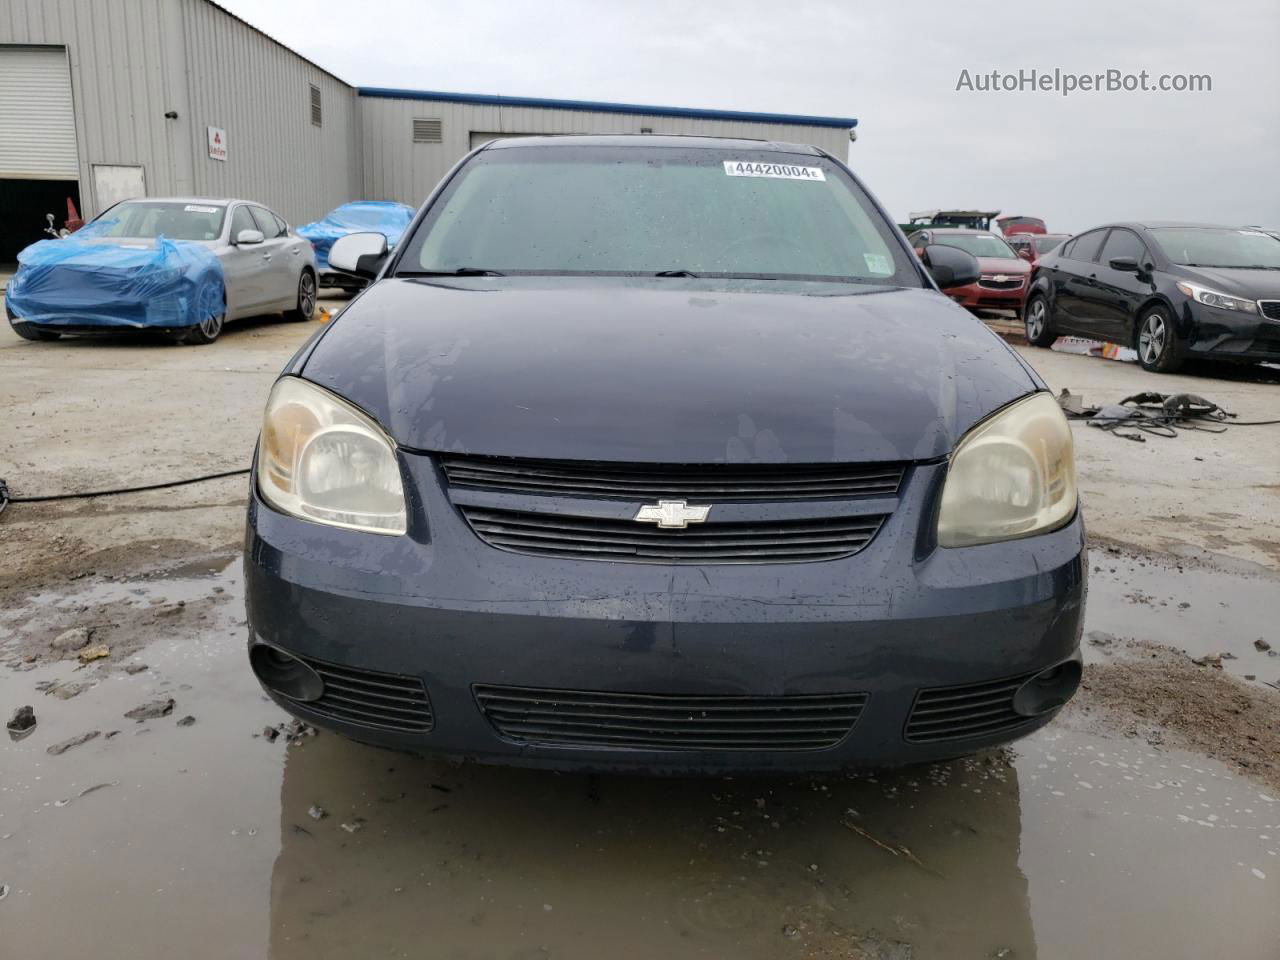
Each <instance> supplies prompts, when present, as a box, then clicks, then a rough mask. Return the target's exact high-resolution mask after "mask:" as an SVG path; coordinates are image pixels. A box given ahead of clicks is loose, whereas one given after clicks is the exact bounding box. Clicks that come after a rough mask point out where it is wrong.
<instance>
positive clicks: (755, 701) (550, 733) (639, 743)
mask: <svg viewBox="0 0 1280 960" xmlns="http://www.w3.org/2000/svg"><path fill="white" fill-rule="evenodd" d="M474 690H475V696H476V702H477V703H478V704H479V706H480V710H481V712H483V713H484V715H485V717H486V719H488V721H489V722H490V723H491V724H493V727H494V729H496V730H497V731H498V733H499V734H501V735H502V736H503V737H506V738H507V739H509V740H514V741H517V742H520V743H540V744H548V745H554V746H572V747H612V748H630V749H634V750H703V749H711V750H823V749H826V748H828V747H834V746H835V745H836V744H837V743H839V742H840V741H841V740H843V739H844V738H845V737H846V736H847V735H848V733H849V731H850V730H852V729H853V725H854V724H855V723H857V721H858V717H859V715H860V714H861V713H862V708H863V706H865V705H866V702H867V695H866V694H865V693H833V694H816V695H801V696H778V697H741V696H738V697H735V696H728V697H725V696H709V697H704V696H682V695H675V694H650V693H608V692H604V691H596V690H545V689H534V688H530V687H505V686H489V685H483V684H477V685H476V686H475V688H474Z"/></svg>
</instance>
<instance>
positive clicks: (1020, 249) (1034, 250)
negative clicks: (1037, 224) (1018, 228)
mask: <svg viewBox="0 0 1280 960" xmlns="http://www.w3.org/2000/svg"><path fill="white" fill-rule="evenodd" d="M1070 239H1071V234H1069V233H1015V234H1014V235H1013V236H1012V237H1005V242H1006V243H1008V244H1009V246H1011V247H1013V252H1014V253H1016V254H1017V255H1018V256H1020V257H1021V258H1022V259H1023V260H1025V261H1027V263H1029V264H1031V269H1032V270H1034V269H1035V268H1036V264H1037V263H1039V262H1040V258H1041V257H1043V256H1044V255H1045V254H1046V253H1048V252H1049V251H1050V250H1056V249H1057V248H1058V247H1059V246H1061V245H1062V244H1064V243H1066V242H1067V241H1068V240H1070Z"/></svg>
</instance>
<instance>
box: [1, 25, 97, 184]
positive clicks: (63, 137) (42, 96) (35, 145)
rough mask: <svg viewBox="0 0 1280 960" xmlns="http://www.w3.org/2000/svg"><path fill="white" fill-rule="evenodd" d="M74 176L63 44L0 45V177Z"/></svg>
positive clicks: (73, 125) (76, 170)
mask: <svg viewBox="0 0 1280 960" xmlns="http://www.w3.org/2000/svg"><path fill="white" fill-rule="evenodd" d="M79 177H80V167H79V165H78V163H77V162H76V122H75V113H74V112H73V110H72V107H71V76H70V74H69V72H68V70H67V52H66V50H65V48H63V47H16V46H4V45H0V178H4V179H10V180H76V179H79Z"/></svg>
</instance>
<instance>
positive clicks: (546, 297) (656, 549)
mask: <svg viewBox="0 0 1280 960" xmlns="http://www.w3.org/2000/svg"><path fill="white" fill-rule="evenodd" d="M330 260H331V262H334V261H336V262H338V263H339V265H340V266H342V269H349V270H351V271H352V272H363V273H365V274H367V275H371V276H374V275H376V280H375V282H373V283H372V284H371V285H370V286H369V287H368V288H367V289H366V290H365V291H364V292H363V293H362V294H361V295H360V296H359V297H358V298H357V299H355V300H354V301H353V302H352V303H351V305H350V306H349V307H348V308H347V309H346V310H345V311H344V312H343V313H342V314H341V316H339V317H338V319H336V320H335V321H334V322H332V323H330V324H329V325H327V326H326V327H325V329H324V330H323V331H321V332H320V333H318V334H317V335H316V336H315V337H314V338H313V339H312V341H311V342H310V343H308V344H307V346H306V347H304V348H303V349H302V350H301V351H300V352H299V353H298V355H297V356H296V357H295V358H294V359H293V360H292V361H291V362H290V364H289V366H288V368H287V369H286V370H285V371H284V372H283V374H282V376H281V377H280V379H279V380H278V381H277V383H276V385H275V387H274V388H273V390H272V392H271V396H270V399H269V400H268V404H267V410H266V416H265V421H264V426H263V430H262V434H261V438H260V441H259V446H258V451H257V455H256V459H255V471H254V483H253V489H252V495H251V500H250V505H249V512H248V530H247V550H246V572H247V588H248V614H249V615H248V620H249V659H250V663H251V666H252V669H253V670H254V672H255V674H256V675H257V677H258V679H259V680H260V681H261V683H262V684H263V686H264V688H265V689H266V690H267V692H268V693H269V694H270V695H271V696H272V697H273V699H275V700H276V702H278V703H279V704H280V705H281V706H283V707H284V708H285V709H286V710H288V711H289V712H290V713H292V714H294V715H295V716H298V717H300V718H302V719H304V720H307V721H308V722H311V723H314V724H317V725H320V726H324V727H328V728H330V729H334V730H337V731H339V732H341V733H344V734H347V735H349V736H351V737H353V738H355V739H358V740H362V741H366V742H369V743H374V744H379V745H383V746H389V747H395V748H401V749H404V750H409V751H415V752H426V753H442V754H452V755H456V756H460V757H465V758H472V759H476V760H481V761H492V762H508V763H526V764H535V765H544V766H550V767H556V768H561V769H572V768H579V769H632V770H641V771H654V772H709V771H725V772H733V771H818V770H841V769H851V768H858V767H871V766H882V765H892V764H901V763H908V762H916V761H927V760H933V759H937V758H941V757H947V756H955V755H959V754H965V753H969V752H973V751H975V750H978V749H981V748H983V747H987V746H990V745H993V744H998V743H1002V742H1006V741H1009V740H1012V739H1014V738H1016V737H1019V736H1022V735H1024V734H1026V733H1028V732H1030V731H1032V730H1034V729H1036V728H1037V727H1039V726H1041V725H1043V724H1044V723H1046V722H1048V720H1049V719H1050V718H1051V717H1052V716H1053V715H1054V714H1055V712H1056V711H1057V709H1058V708H1059V707H1061V706H1062V704H1063V703H1065V702H1066V701H1067V700H1068V699H1069V698H1070V697H1071V696H1072V694H1073V693H1074V692H1075V689H1076V687H1077V685H1078V683H1079V677H1080V665H1079V663H1080V661H1079V653H1078V645H1079V638H1080V628H1081V620H1082V616H1083V610H1084V595H1085V566H1084V562H1083V550H1084V528H1083V524H1082V521H1081V518H1080V515H1079V511H1078V509H1077V503H1076V487H1075V467H1074V462H1073V458H1072V445H1071V436H1070V433H1069V428H1068V426H1067V423H1066V420H1065V419H1064V418H1063V415H1062V413H1061V411H1060V410H1059V408H1058V406H1057V404H1056V403H1055V401H1054V400H1053V398H1052V397H1051V396H1050V395H1049V394H1048V393H1047V392H1045V386H1044V384H1043V383H1042V382H1041V381H1040V380H1039V379H1038V378H1037V377H1036V375H1035V374H1034V373H1033V372H1032V371H1031V370H1030V368H1028V367H1027V366H1026V365H1025V364H1024V363H1023V362H1022V361H1021V360H1020V359H1019V358H1018V357H1017V356H1016V355H1015V354H1014V353H1013V352H1012V351H1011V350H1010V349H1009V348H1008V347H1007V346H1006V345H1005V344H1004V343H1003V342H1002V341H1001V340H1000V339H999V338H997V337H996V336H994V335H993V334H991V333H990V332H989V331H987V329H986V328H985V327H984V326H983V325H982V324H981V323H980V322H978V321H977V320H975V319H973V318H972V317H971V316H970V315H969V314H968V313H967V312H966V311H965V310H963V309H962V308H960V307H959V306H957V305H956V304H955V303H953V302H951V301H950V300H949V299H948V298H947V296H946V295H945V294H944V293H943V292H942V291H941V290H940V288H945V287H947V286H951V285H956V286H959V285H964V284H967V283H971V282H973V280H974V279H976V276H977V267H976V264H975V263H974V261H973V260H972V258H970V257H968V256H967V255H966V254H963V253H961V252H960V251H957V250H953V249H950V248H945V247H929V248H926V249H925V251H924V257H923V260H920V259H917V258H916V257H915V256H914V255H913V253H912V250H911V248H910V247H909V246H908V245H907V244H906V242H905V241H904V239H903V237H902V236H901V234H900V233H898V232H897V231H896V230H895V229H894V227H893V225H892V222H891V221H890V220H889V219H888V217H887V216H886V215H885V213H884V212H883V210H882V209H881V208H880V207H879V206H878V205H877V204H876V202H875V201H874V199H872V198H871V197H870V195H869V194H868V193H867V192H866V191H865V190H864V188H863V187H862V186H861V184H860V183H859V182H858V181H857V179H856V178H855V177H854V176H853V175H852V174H851V173H850V172H849V171H848V170H847V169H846V168H845V167H844V166H843V165H842V164H841V163H839V162H838V161H836V160H834V159H833V158H831V157H830V156H828V155H826V154H825V153H822V152H821V151H818V150H816V149H814V148H812V147H807V146H797V145H791V144H770V143H761V142H758V141H735V140H715V139H701V138H685V137H670V138H668V137H559V138H554V139H551V138H546V139H543V138H530V139H520V140H510V141H497V142H494V143H490V144H488V145H487V146H485V147H483V148H481V149H480V150H477V151H475V152H473V153H472V154H471V155H470V156H469V157H468V158H467V159H465V160H464V161H463V162H462V163H460V164H459V165H458V167H457V168H455V170H454V171H453V172H452V173H451V174H450V175H449V176H447V177H446V178H445V180H444V181H443V182H442V183H441V185H440V186H439V187H438V188H437V190H436V192H435V193H434V194H433V195H432V196H431V197H430V198H429V199H428V201H427V203H426V204H425V205H424V207H423V209H422V210H421V211H420V212H419V213H418V215H417V217H416V218H415V221H414V223H413V224H411V225H410V227H409V229H408V231H407V232H406V234H405V239H404V240H403V241H402V242H401V244H400V245H399V246H398V247H397V249H396V250H395V252H394V253H391V254H388V253H387V252H386V250H385V245H384V244H382V243H380V242H379V238H378V237H376V236H373V235H368V234H365V235H360V234H354V235H351V236H348V237H343V238H342V239H340V240H339V241H338V242H337V243H335V245H334V249H333V251H332V253H331V255H330ZM926 265H927V266H926ZM929 271H932V274H931V273H930V272H929Z"/></svg>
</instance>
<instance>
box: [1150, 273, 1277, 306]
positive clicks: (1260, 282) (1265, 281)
mask: <svg viewBox="0 0 1280 960" xmlns="http://www.w3.org/2000/svg"><path fill="white" fill-rule="evenodd" d="M1170 272H1171V273H1176V276H1177V277H1179V278H1186V279H1187V280H1190V281H1191V282H1192V283H1199V284H1201V285H1203V286H1206V287H1212V288H1213V289H1215V290H1220V291H1222V292H1223V293H1230V294H1234V295H1235V296H1237V297H1244V298H1245V299H1246V300H1277V299H1280V270H1242V269H1239V268H1235V267H1177V268H1175V271H1170Z"/></svg>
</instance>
